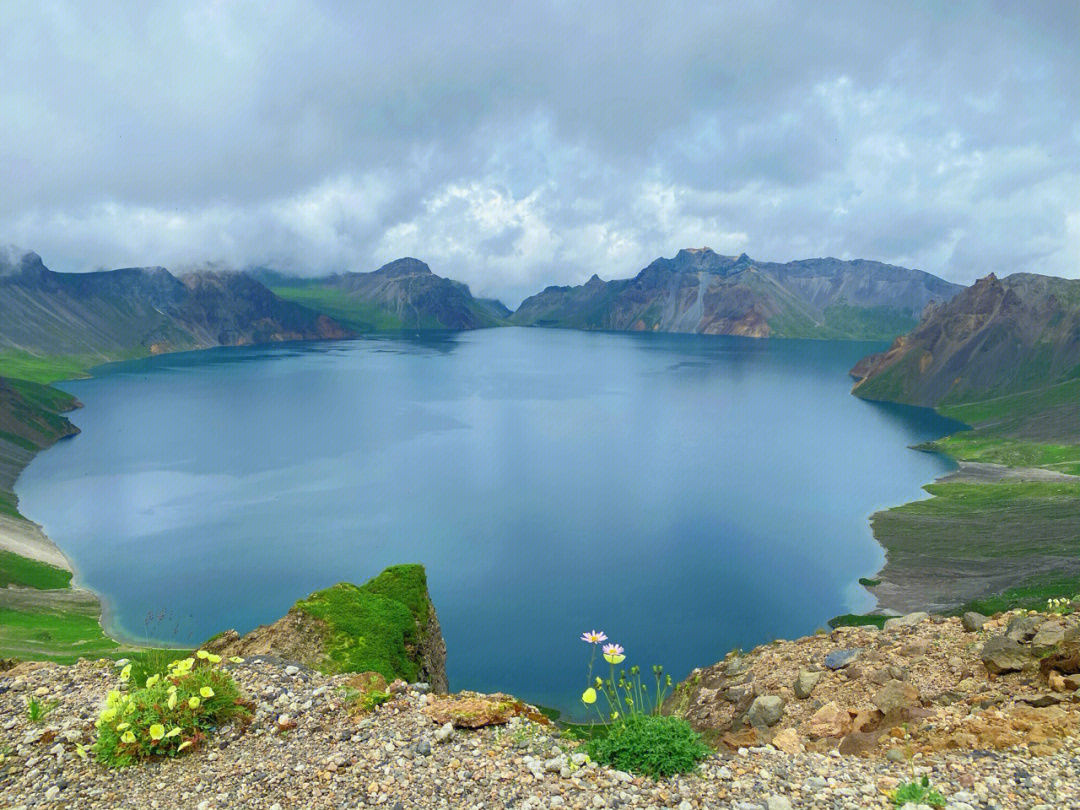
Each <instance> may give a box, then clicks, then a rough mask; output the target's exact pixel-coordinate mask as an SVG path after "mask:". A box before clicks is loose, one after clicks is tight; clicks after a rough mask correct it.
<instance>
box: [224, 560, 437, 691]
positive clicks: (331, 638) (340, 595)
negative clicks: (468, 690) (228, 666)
mask: <svg viewBox="0 0 1080 810" xmlns="http://www.w3.org/2000/svg"><path fill="white" fill-rule="evenodd" d="M203 649H206V650H209V651H211V652H215V653H218V654H219V655H224V656H233V655H239V656H241V657H248V656H253V655H268V656H275V657H278V658H284V659H287V660H291V661H298V662H300V663H302V664H304V665H305V666H308V667H311V668H312V669H317V670H319V671H321V672H328V673H340V672H378V673H380V674H381V675H382V676H383V677H384V678H386V680H387V681H392V680H394V679H395V678H401V679H403V680H405V681H408V682H417V681H422V682H425V683H428V684H430V686H431V688H432V690H433V691H435V692H440V693H442V692H446V691H447V690H448V689H449V683H448V680H447V676H446V642H445V641H444V640H443V636H442V628H441V627H440V625H439V617H438V615H437V614H436V612H435V606H434V605H433V604H432V602H431V597H430V596H429V594H428V592H427V575H426V572H425V571H424V567H423V566H421V565H398V566H392V567H391V568H388V569H386V570H385V571H384V572H383V573H381V574H380V575H379V576H377V577H375V578H374V579H372V580H370V581H369V582H367V583H366V584H364V585H361V586H357V585H352V584H349V583H345V582H342V583H338V584H337V585H334V586H332V587H330V588H327V589H325V590H322V591H316V592H315V593H313V594H311V595H310V596H308V597H307V598H306V599H302V600H300V601H299V602H297V603H296V605H294V606H293V607H292V608H291V609H290V610H289V612H288V613H287V614H285V615H284V616H283V617H281V618H280V619H278V620H277V621H276V622H273V623H272V624H268V625H262V626H260V627H257V628H255V629H254V630H252V631H251V632H250V633H248V634H247V635H244V636H240V635H239V634H238V633H237V632H236V631H235V630H227V631H225V632H224V633H222V634H220V635H219V636H215V637H214V638H212V639H210V640H209V641H208V642H206V644H204V645H203Z"/></svg>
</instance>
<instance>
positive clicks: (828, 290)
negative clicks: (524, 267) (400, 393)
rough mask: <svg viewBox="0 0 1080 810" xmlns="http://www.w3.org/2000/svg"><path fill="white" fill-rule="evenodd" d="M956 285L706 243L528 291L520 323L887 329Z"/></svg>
mask: <svg viewBox="0 0 1080 810" xmlns="http://www.w3.org/2000/svg"><path fill="white" fill-rule="evenodd" d="M960 289H961V287H959V286H958V285H955V284H951V283H949V282H947V281H943V280H942V279H940V278H937V277H935V276H931V275H929V274H928V273H923V272H920V271H918V270H908V269H906V268H903V267H895V266H892V265H887V264H881V263H880V262H870V261H862V260H859V261H848V262H845V261H840V260H838V259H807V260H804V261H797V262H789V263H787V264H777V263H774V262H757V261H754V260H753V259H751V258H750V257H748V256H747V255H746V254H742V255H741V256H737V257H735V256H721V255H719V254H717V253H715V252H713V251H712V250H710V249H709V248H700V249H686V250H680V251H679V253H678V254H677V255H676V256H675V257H674V258H672V259H666V258H661V259H657V260H656V261H654V262H653V263H652V264H650V265H649V266H648V267H646V268H645V269H644V270H642V271H641V272H640V273H638V275H637V276H635V277H634V278H632V279H621V280H615V281H607V282H605V281H602V280H600V278H599V277H597V276H593V277H592V278H591V279H590V280H589V281H588V282H587V283H586V284H583V285H581V286H579V287H548V288H547V289H546V290H544V291H543V292H541V293H539V294H538V295H534V296H532V297H530V298H527V299H525V301H523V302H522V304H521V306H520V307H519V308H518V310H517V312H515V313H514V315H513V317H512V318H511V321H512V322H513V323H516V324H521V325H536V326H560V327H567V328H577V329H613V330H633V331H659V332H698V333H702V334H725V335H744V336H747V337H770V336H772V337H804V338H865V339H881V338H889V337H893V336H895V335H896V334H898V333H901V332H904V331H906V330H907V329H909V328H911V326H913V325H914V324H915V321H916V319H917V318H918V316H919V315H920V314H921V313H922V311H923V309H924V308H925V307H926V306H927V304H929V303H930V302H943V301H946V300H948V299H949V298H951V297H952V296H953V295H954V294H956V292H958V291H959V290H960Z"/></svg>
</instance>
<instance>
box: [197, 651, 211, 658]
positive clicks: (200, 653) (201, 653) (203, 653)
mask: <svg viewBox="0 0 1080 810" xmlns="http://www.w3.org/2000/svg"><path fill="white" fill-rule="evenodd" d="M195 655H197V656H199V658H204V659H205V658H209V657H210V653H208V652H207V651H206V650H199V651H198V652H197V653H195Z"/></svg>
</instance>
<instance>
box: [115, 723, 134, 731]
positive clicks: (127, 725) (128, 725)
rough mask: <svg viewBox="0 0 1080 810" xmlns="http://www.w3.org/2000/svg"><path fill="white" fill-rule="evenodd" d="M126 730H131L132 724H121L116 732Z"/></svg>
mask: <svg viewBox="0 0 1080 810" xmlns="http://www.w3.org/2000/svg"><path fill="white" fill-rule="evenodd" d="M125 728H131V723H121V724H120V725H118V726H117V727H116V730H117V731H123V730H124V729H125Z"/></svg>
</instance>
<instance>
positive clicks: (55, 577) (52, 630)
mask: <svg viewBox="0 0 1080 810" xmlns="http://www.w3.org/2000/svg"><path fill="white" fill-rule="evenodd" d="M98 362H100V358H93V359H89V358H69V357H37V356H34V355H30V354H26V353H23V352H4V353H0V377H5V378H6V377H8V375H11V376H21V377H22V379H4V380H2V381H0V470H2V471H3V475H2V479H3V480H2V481H0V512H3V513H4V514H6V515H9V516H12V517H16V518H19V519H24V518H22V515H20V514H19V511H18V500H17V498H16V497H15V493H14V492H13V491H12V489H11V485H12V484H13V482H14V480H15V477H16V476H17V475H18V473H19V471H21V469H22V468H23V467H24V466H25V465H26V463H28V462H29V460H30V459H31V458H33V454H34V453H36V452H37V451H38V450H41V449H43V448H45V447H48V446H49V445H51V444H52V443H53V442H55V441H56V440H57V439H59V438H60V437H62V436H65V435H68V434H69V433H70V432H71V431H72V428H71V425H70V423H69V422H68V420H67V419H66V418H65V417H64V416H62V415H61V414H62V412H64V411H66V410H69V409H70V408H71V407H73V405H74V404H75V398H74V397H72V396H71V395H70V394H67V393H65V392H63V391H60V390H58V389H56V388H51V387H49V386H47V385H42V384H41V383H44V382H52V381H54V380H60V379H67V378H71V377H76V376H82V375H84V374H85V371H86V368H87V367H88V366H90V365H92V364H96V363H98ZM11 586H13V587H11ZM0 589H3V590H0V656H17V657H19V658H33V659H50V660H56V661H60V662H70V661H74V660H75V659H76V658H78V657H80V656H87V657H96V656H101V655H111V654H117V651H118V650H120V649H121V648H120V647H119V645H117V644H116V642H114V641H113V640H112V639H110V638H108V637H107V636H106V635H105V633H104V632H103V631H102V629H101V624H100V613H101V609H100V605H99V603H98V601H97V599H96V598H94V597H93V596H91V595H89V594H87V595H85V598H70V597H71V596H72V595H73V593H74V592H72V590H71V572H70V571H66V570H64V569H62V568H57V567H56V566H52V565H48V564H46V563H42V562H39V561H37V560H31V559H28V558H26V557H22V556H20V555H18V554H14V553H12V552H9V551H0ZM41 591H44V592H55V593H56V595H57V597H58V598H57V599H55V600H53V599H50V598H49V597H48V595H47V594H43V595H42V596H41V597H37V596H34V594H35V593H36V592H41Z"/></svg>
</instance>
